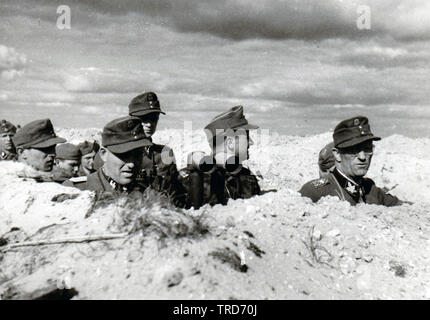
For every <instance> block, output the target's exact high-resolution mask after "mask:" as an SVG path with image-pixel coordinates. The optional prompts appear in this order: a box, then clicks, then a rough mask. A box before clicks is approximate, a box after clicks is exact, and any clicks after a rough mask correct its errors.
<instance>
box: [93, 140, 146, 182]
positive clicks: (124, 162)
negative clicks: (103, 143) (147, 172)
mask: <svg viewBox="0 0 430 320" xmlns="http://www.w3.org/2000/svg"><path fill="white" fill-rule="evenodd" d="M100 156H101V158H102V160H103V161H104V165H103V168H104V170H105V173H106V174H107V175H108V176H109V177H111V178H112V179H113V180H114V181H115V182H117V183H118V184H121V185H126V184H129V183H131V182H133V181H134V179H135V178H136V175H137V173H138V171H139V167H140V164H141V162H142V157H143V149H142V148H138V149H134V150H131V151H128V152H125V153H113V152H111V151H109V150H108V149H107V148H101V149H100Z"/></svg>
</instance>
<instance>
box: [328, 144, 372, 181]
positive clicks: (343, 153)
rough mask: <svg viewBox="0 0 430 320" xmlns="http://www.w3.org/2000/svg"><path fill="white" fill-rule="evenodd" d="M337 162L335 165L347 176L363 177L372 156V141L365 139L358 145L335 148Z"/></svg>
mask: <svg viewBox="0 0 430 320" xmlns="http://www.w3.org/2000/svg"><path fill="white" fill-rule="evenodd" d="M337 156H338V157H337V158H340V162H337V164H336V166H338V167H339V168H340V170H341V171H342V172H343V173H344V174H346V175H347V176H349V177H351V178H354V177H363V176H364V175H366V173H367V171H368V170H369V167H370V163H371V161H372V156H373V142H372V141H365V142H363V143H360V144H358V145H355V146H352V147H349V148H343V149H337Z"/></svg>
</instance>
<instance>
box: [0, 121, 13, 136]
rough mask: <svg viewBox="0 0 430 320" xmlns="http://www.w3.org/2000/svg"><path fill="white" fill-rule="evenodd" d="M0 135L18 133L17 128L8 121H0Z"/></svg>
mask: <svg viewBox="0 0 430 320" xmlns="http://www.w3.org/2000/svg"><path fill="white" fill-rule="evenodd" d="M0 133H12V134H15V133H16V127H15V126H14V125H13V124H12V123H10V122H9V121H7V120H4V119H3V120H1V121H0Z"/></svg>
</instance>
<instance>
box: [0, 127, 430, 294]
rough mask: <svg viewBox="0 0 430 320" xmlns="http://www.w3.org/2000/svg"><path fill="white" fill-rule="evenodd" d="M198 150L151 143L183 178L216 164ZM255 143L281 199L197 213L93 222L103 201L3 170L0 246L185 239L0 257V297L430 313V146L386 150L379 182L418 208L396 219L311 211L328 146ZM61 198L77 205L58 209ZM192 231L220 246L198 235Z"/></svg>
mask: <svg viewBox="0 0 430 320" xmlns="http://www.w3.org/2000/svg"><path fill="white" fill-rule="evenodd" d="M58 134H59V135H60V136H63V137H65V138H67V139H69V140H71V141H72V142H79V141H81V140H83V139H87V138H97V139H99V138H100V137H99V132H98V130H96V129H82V130H75V129H60V130H58ZM187 136H191V132H186V134H184V132H183V131H182V130H163V131H160V132H157V134H156V136H155V137H154V141H156V142H159V143H168V144H169V145H170V146H171V147H172V148H173V149H174V151H175V155H176V158H177V163H178V167H183V166H184V164H185V159H186V155H187V154H188V152H190V151H193V150H203V151H208V147H207V143H206V141H205V139H204V135H203V132H200V131H195V132H194V143H188V144H187V143H185V142H184V141H185V139H184V137H187ZM252 137H253V138H254V140H255V142H256V144H255V145H254V146H252V147H251V150H250V154H251V159H250V160H249V161H248V165H249V167H250V168H251V169H252V170H253V171H254V172H257V171H259V172H260V173H261V174H262V176H263V177H264V179H262V180H261V181H260V183H261V186H262V188H263V190H270V189H276V190H277V191H276V192H269V193H266V194H264V195H262V196H257V197H254V198H252V199H249V200H246V201H244V200H236V201H230V202H229V204H228V205H227V206H221V205H217V206H215V207H213V208H211V207H209V206H205V207H203V208H201V209H200V210H198V211H193V210H189V211H183V212H181V211H179V212H176V211H172V210H169V209H166V208H163V207H161V206H160V203H159V202H154V203H146V204H145V205H140V206H132V207H131V208H130V207H127V205H126V204H125V200H124V199H120V200H118V201H117V202H114V203H110V204H108V205H107V206H105V207H98V208H97V209H96V210H95V211H94V212H93V213H92V214H91V215H90V217H89V218H85V215H86V214H87V212H88V211H89V209H90V206H91V204H92V201H93V197H94V195H93V193H91V192H88V191H84V192H81V191H79V190H77V189H72V188H66V187H62V186H60V185H57V184H55V183H43V184H42V183H37V182H34V181H32V180H31V179H27V180H23V179H22V178H19V177H18V176H17V172H19V171H21V170H28V169H26V168H24V166H23V165H22V164H19V163H11V162H1V163H0V177H1V180H0V236H1V235H3V237H5V238H7V239H8V240H9V243H13V242H15V241H24V240H27V241H28V240H32V241H34V240H41V239H54V238H62V237H71V236H83V235H99V234H104V233H115V232H124V231H129V228H130V225H127V223H125V222H124V221H125V220H124V215H125V214H130V213H131V214H132V215H135V216H145V217H146V219H147V220H146V221H152V223H153V224H152V226H151V227H154V225H158V226H159V225H160V224H161V225H162V224H163V222H166V221H168V222H169V223H170V224H169V225H170V226H173V227H172V228H173V229H174V230H176V231H171V232H170V233H169V232H167V234H169V235H170V236H167V237H165V238H161V239H160V236H159V234H158V233H156V232H155V231H154V232H151V231H148V230H152V229H151V228H150V227H148V228H147V229H145V228H143V229H142V230H143V231H142V232H140V231H139V232H136V233H133V234H131V235H130V236H128V237H127V238H125V239H118V240H107V241H98V242H91V243H78V244H61V245H50V246H38V247H24V248H16V249H13V250H10V251H7V252H3V253H0V296H1V297H2V298H19V297H20V295H24V294H25V293H28V292H32V291H34V290H36V289H40V288H43V287H44V286H45V287H46V284H47V283H51V284H52V283H55V284H56V285H59V286H60V287H61V286H66V287H73V288H74V289H76V290H77V291H78V292H79V293H78V294H77V295H76V296H75V297H74V298H75V299H98V298H103V299H391V298H399V299H430V273H429V271H430V270H429V269H430V267H429V266H430V263H429V262H430V250H429V248H430V233H429V230H430V214H429V210H430V195H429V192H430V140H429V139H424V138H423V139H409V138H406V137H403V136H398V135H396V136H390V137H388V138H385V139H383V140H382V141H380V142H376V143H375V145H376V150H375V154H374V158H373V163H372V166H371V169H370V171H369V174H368V176H369V177H371V178H372V179H374V181H375V182H376V184H377V185H378V186H380V187H385V188H387V189H390V190H391V191H390V192H391V193H392V194H394V195H396V196H398V197H400V198H402V199H405V200H409V201H412V202H414V204H413V205H403V206H400V207H394V208H385V207H382V206H375V205H366V204H362V205H358V206H356V207H351V206H349V204H347V203H344V202H341V201H339V200H338V199H336V198H332V197H327V198H324V199H322V200H321V201H320V202H319V203H318V204H313V203H312V202H311V201H310V200H309V199H306V198H302V197H300V195H299V194H298V192H297V190H298V189H299V188H300V186H301V185H302V184H303V183H305V182H306V181H308V180H310V179H313V178H316V177H317V175H318V168H317V164H316V161H317V154H318V152H319V150H320V149H321V148H322V147H323V146H324V145H325V144H326V143H327V142H329V141H330V139H331V134H330V133H326V134H321V135H316V136H309V137H293V136H279V135H277V134H271V135H270V136H269V137H264V138H261V137H259V136H258V135H255V134H253V135H252ZM61 193H66V194H68V195H76V198H74V199H68V200H65V201H63V202H55V201H52V198H53V197H54V196H56V195H59V194H61ZM190 217H194V218H196V217H200V221H201V222H202V224H204V225H206V226H207V228H208V230H209V232H207V233H204V234H201V235H200V234H199V228H198V227H196V225H195V220H193V219H191V218H190ZM154 221H155V222H154ZM160 221H161V222H160ZM157 223H158V224H157ZM164 227H165V225H164ZM12 228H19V229H20V230H19V231H14V232H11V231H10V230H11V229H12ZM175 236H176V237H175ZM0 248H1V247H0ZM226 248H228V250H227V249H226ZM220 250H221V251H222V252H223V253H224V255H222V254H217V253H216V252H218V253H219V252H221V251H220ZM220 256H223V257H224V260H222V258H221V259H220ZM226 257H227V258H226ZM244 265H246V267H245V266H244ZM245 269H246V270H245ZM245 271H246V272H245Z"/></svg>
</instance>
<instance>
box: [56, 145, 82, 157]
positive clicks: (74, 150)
mask: <svg viewBox="0 0 430 320" xmlns="http://www.w3.org/2000/svg"><path fill="white" fill-rule="evenodd" d="M55 157H56V158H57V159H60V160H80V159H81V150H79V147H78V146H76V145H74V144H71V143H62V144H57V146H56V147H55Z"/></svg>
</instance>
